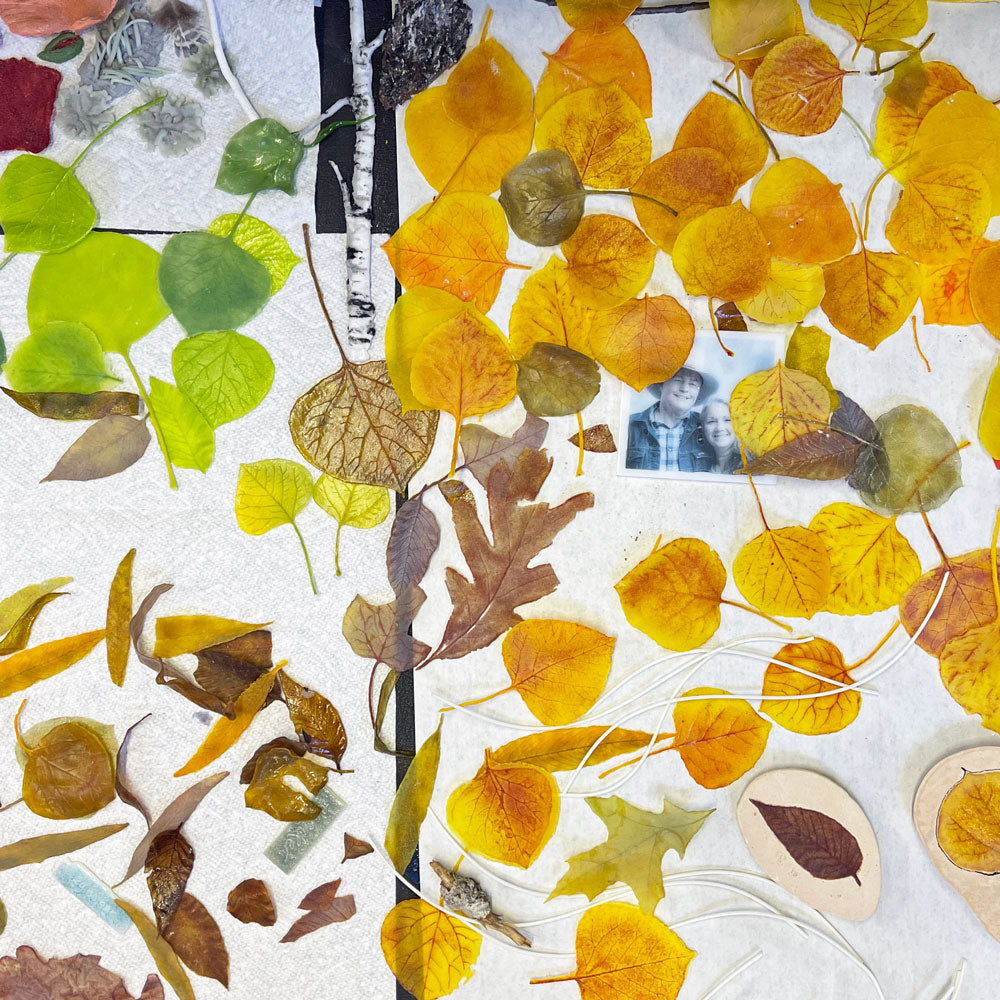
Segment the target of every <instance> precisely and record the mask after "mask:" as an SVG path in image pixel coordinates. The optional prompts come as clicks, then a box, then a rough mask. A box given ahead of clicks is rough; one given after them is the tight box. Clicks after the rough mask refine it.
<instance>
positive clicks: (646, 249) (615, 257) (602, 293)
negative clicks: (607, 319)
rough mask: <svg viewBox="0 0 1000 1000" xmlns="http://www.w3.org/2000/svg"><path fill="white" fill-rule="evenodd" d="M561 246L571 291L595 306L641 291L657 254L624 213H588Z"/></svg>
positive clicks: (607, 306) (603, 306) (602, 306)
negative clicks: (621, 214) (623, 215)
mask: <svg viewBox="0 0 1000 1000" xmlns="http://www.w3.org/2000/svg"><path fill="white" fill-rule="evenodd" d="M561 249H562V252H563V254H564V255H565V257H566V264H567V268H568V269H567V272H566V277H567V281H568V283H569V288H570V290H571V291H572V293H573V294H574V295H576V296H577V298H579V300H580V301H581V302H583V304H584V305H586V306H589V307H591V308H592V309H611V308H613V307H614V306H617V305H620V304H621V303H622V302H625V301H627V300H628V299H630V298H632V297H633V296H634V295H637V294H638V293H639V292H641V291H642V290H643V288H645V287H646V283H647V282H648V281H649V279H650V277H651V275H652V273H653V261H654V259H655V257H656V247H655V246H654V245H653V244H652V243H650V242H649V240H647V239H646V237H645V235H644V234H643V232H642V230H641V229H640V228H639V227H638V226H637V225H636V224H635V223H634V222H630V221H629V220H628V219H624V218H622V217H621V216H620V215H588V216H585V217H584V219H583V220H582V221H581V223H580V225H579V226H578V227H577V230H576V232H575V233H574V234H573V235H572V236H571V237H570V238H569V239H568V240H566V242H565V243H563V245H562V248H561ZM581 353H584V352H581Z"/></svg>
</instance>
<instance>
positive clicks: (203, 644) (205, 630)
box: [153, 615, 271, 659]
mask: <svg viewBox="0 0 1000 1000" xmlns="http://www.w3.org/2000/svg"><path fill="white" fill-rule="evenodd" d="M270 624H271V623H270V622H258V623H256V624H250V623H249V622H238V621H235V620H234V619H232V618H216V617H215V616H214V615H171V616H169V617H166V618H157V619H156V643H155V645H154V646H153V656H156V657H161V658H163V659H167V658H169V657H171V656H182V655H183V654H184V653H197V652H199V651H200V650H202V649H206V648H207V647H208V646H218V645H219V643H222V642H229V641H230V640H232V639H239V638H240V636H244V635H249V634H250V633H251V632H256V631H257V629H259V628H267V626H268V625H270Z"/></svg>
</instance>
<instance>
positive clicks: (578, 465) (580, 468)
mask: <svg viewBox="0 0 1000 1000" xmlns="http://www.w3.org/2000/svg"><path fill="white" fill-rule="evenodd" d="M576 426H577V427H579V431H578V433H579V438H578V441H579V443H580V450H579V457H578V458H577V460H576V474H577V475H578V476H582V475H583V414H582V413H580V411H579V410H577V411H576Z"/></svg>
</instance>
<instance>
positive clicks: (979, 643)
mask: <svg viewBox="0 0 1000 1000" xmlns="http://www.w3.org/2000/svg"><path fill="white" fill-rule="evenodd" d="M940 665H941V680H942V681H943V682H944V686H945V688H946V689H947V691H948V694H950V695H951V696H952V698H954V699H955V701H957V702H958V704H959V705H961V706H962V708H964V709H965V711H966V712H967V713H968V714H969V715H979V716H981V717H982V722H983V728H984V729H990V730H992V731H993V732H994V733H1000V620H994V621H992V622H990V624H989V625H979V626H977V627H975V628H970V629H969V630H968V631H967V632H963V633H962V634H961V635H957V636H955V637H954V638H953V639H949V640H948V642H947V644H946V645H945V647H944V649H942V650H941V656H940Z"/></svg>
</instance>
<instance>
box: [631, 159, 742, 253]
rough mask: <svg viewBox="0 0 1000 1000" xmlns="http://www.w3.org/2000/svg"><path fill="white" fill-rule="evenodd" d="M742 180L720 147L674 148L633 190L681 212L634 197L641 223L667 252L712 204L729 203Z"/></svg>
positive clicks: (643, 175) (657, 162)
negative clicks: (694, 220)
mask: <svg viewBox="0 0 1000 1000" xmlns="http://www.w3.org/2000/svg"><path fill="white" fill-rule="evenodd" d="M738 187H739V181H738V180H737V178H736V175H735V174H734V173H733V170H732V167H731V166H730V164H729V161H728V160H727V159H726V157H725V156H724V155H723V154H722V153H720V152H719V151H718V150H717V149H708V148H702V147H697V146H696V147H692V148H685V149H674V150H672V151H671V152H669V153H666V154H664V155H663V156H661V157H659V158H658V159H656V160H653V162H652V163H651V164H650V165H649V166H648V167H646V169H645V170H644V171H643V172H642V176H641V177H640V178H639V180H637V181H636V182H635V184H633V185H632V191H633V192H635V193H636V194H640V195H643V194H644V195H648V196H649V197H650V198H655V199H656V200H657V201H660V202H663V204H664V205H669V206H670V207H671V208H672V209H674V211H676V212H677V215H673V214H672V213H670V212H668V211H667V210H666V209H665V208H661V207H660V206H659V205H657V204H655V203H654V202H651V201H649V200H647V199H646V198H633V199H632V207H633V208H634V209H635V214H636V218H637V219H638V220H639V225H640V226H642V228H643V229H644V230H645V231H646V233H647V235H648V236H649V238H650V239H652V240H654V241H655V242H656V244H657V245H658V246H659V247H660V248H661V249H663V250H666V251H667V253H670V252H671V251H672V250H673V249H674V241H675V240H676V239H677V234H678V233H679V232H680V231H681V230H682V229H683V228H684V227H685V226H686V225H687V224H688V223H689V222H690V221H691V220H692V219H696V218H697V217H698V216H699V215H702V214H703V213H704V212H707V211H708V209H710V208H719V207H721V206H723V205H728V204H729V203H730V202H731V201H732V200H733V196H734V195H735V194H736V189H737V188H738Z"/></svg>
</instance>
